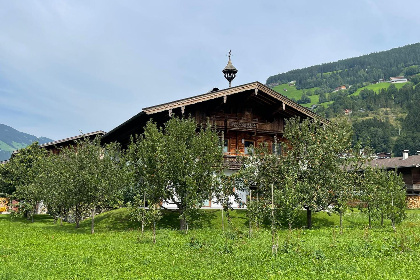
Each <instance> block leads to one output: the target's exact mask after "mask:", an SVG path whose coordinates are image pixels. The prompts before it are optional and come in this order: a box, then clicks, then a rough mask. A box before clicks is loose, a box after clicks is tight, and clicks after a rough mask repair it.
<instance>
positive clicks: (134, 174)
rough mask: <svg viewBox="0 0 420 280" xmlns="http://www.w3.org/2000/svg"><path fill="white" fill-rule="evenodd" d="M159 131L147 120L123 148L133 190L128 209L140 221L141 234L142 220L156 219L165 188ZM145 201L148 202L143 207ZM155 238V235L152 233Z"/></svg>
mask: <svg viewBox="0 0 420 280" xmlns="http://www.w3.org/2000/svg"><path fill="white" fill-rule="evenodd" d="M163 148H164V145H163V133H162V131H161V130H159V129H158V128H157V126H156V124H155V123H153V122H152V121H149V122H148V123H147V124H146V126H145V128H144V133H143V134H142V135H140V136H139V137H136V138H135V139H132V141H131V143H130V145H129V147H128V150H127V153H126V155H127V163H128V169H129V170H130V174H131V176H130V178H131V179H130V182H131V185H132V186H133V187H134V189H135V190H136V195H135V197H134V200H133V201H132V202H131V212H132V215H133V217H134V218H135V220H137V221H140V222H141V232H142V234H143V232H144V227H145V225H146V224H152V225H153V233H155V232H156V228H155V226H156V222H157V221H158V220H159V219H160V217H161V216H160V215H158V213H159V210H157V209H158V208H157V206H158V205H159V204H160V203H161V202H162V201H163V200H164V199H165V188H166V186H167V184H168V180H167V178H166V176H165V173H164V167H165V157H164V155H163ZM146 202H147V203H148V205H149V208H148V210H149V211H147V209H146ZM153 236H154V238H153V240H154V241H155V240H156V238H155V235H153Z"/></svg>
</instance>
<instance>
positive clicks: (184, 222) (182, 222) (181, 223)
mask: <svg viewBox="0 0 420 280" xmlns="http://www.w3.org/2000/svg"><path fill="white" fill-rule="evenodd" d="M179 230H180V231H185V230H187V220H186V219H185V216H184V215H183V214H182V215H181V219H180V220H179Z"/></svg>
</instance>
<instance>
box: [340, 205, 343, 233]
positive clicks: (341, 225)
mask: <svg viewBox="0 0 420 280" xmlns="http://www.w3.org/2000/svg"><path fill="white" fill-rule="evenodd" d="M340 234H343V211H342V210H340Z"/></svg>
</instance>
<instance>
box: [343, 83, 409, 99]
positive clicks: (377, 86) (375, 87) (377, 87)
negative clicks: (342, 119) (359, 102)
mask: <svg viewBox="0 0 420 280" xmlns="http://www.w3.org/2000/svg"><path fill="white" fill-rule="evenodd" d="M405 84H407V83H396V84H394V85H395V87H396V88H397V89H400V88H402V87H403V86H404V85H405ZM390 85H391V83H378V84H372V85H368V86H365V87H362V88H359V89H358V90H356V91H355V92H354V93H353V94H351V95H356V96H357V95H359V94H360V92H361V91H362V90H364V89H370V90H373V91H374V92H376V93H379V91H380V90H381V89H384V88H388V87H389V86H390Z"/></svg>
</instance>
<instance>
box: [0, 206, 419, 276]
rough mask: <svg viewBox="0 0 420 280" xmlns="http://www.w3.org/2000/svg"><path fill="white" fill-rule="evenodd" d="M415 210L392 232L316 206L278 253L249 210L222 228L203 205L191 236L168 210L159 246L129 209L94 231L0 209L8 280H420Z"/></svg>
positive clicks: (280, 238) (0, 250) (281, 237)
mask: <svg viewBox="0 0 420 280" xmlns="http://www.w3.org/2000/svg"><path fill="white" fill-rule="evenodd" d="M407 215H408V218H407V219H406V220H405V221H404V222H403V223H402V224H401V225H399V226H398V227H397V230H396V232H394V231H393V230H392V227H391V226H390V225H389V224H385V225H384V226H383V227H381V226H380V225H379V224H374V226H373V228H372V229H369V228H367V227H366V225H367V218H366V216H364V214H361V213H360V212H358V211H354V212H348V213H346V215H345V219H344V231H343V234H340V230H339V228H338V227H337V225H338V217H337V216H336V215H334V214H332V215H328V214H327V213H324V212H322V213H316V214H315V215H314V229H311V230H307V229H304V228H303V227H302V225H303V224H304V223H305V221H304V213H302V217H301V220H300V221H299V222H298V224H297V225H296V228H295V229H293V230H291V231H290V230H286V229H282V230H279V231H278V234H277V237H276V238H275V243H276V244H277V245H278V247H277V254H273V253H272V246H271V244H272V239H271V238H272V237H271V231H270V229H269V228H268V227H267V226H264V225H261V226H260V227H259V228H256V227H255V226H254V228H253V230H252V235H251V237H250V236H249V230H248V224H249V223H248V220H247V218H246V216H245V211H244V210H235V211H233V212H232V215H231V223H230V224H229V225H228V224H227V223H226V224H225V230H224V231H223V230H222V226H221V212H220V211H215V210H204V211H203V212H202V215H201V219H200V220H199V221H198V222H196V223H195V224H194V225H192V226H191V229H190V231H189V232H188V233H187V234H185V233H182V232H180V231H178V230H177V229H176V228H177V226H178V220H177V218H176V215H175V214H172V213H169V214H165V215H164V217H163V219H162V220H161V221H160V222H159V224H158V228H159V230H158V231H157V243H156V244H154V243H153V242H152V237H151V231H150V230H147V231H145V233H144V234H143V235H142V234H141V232H140V231H139V229H138V227H139V225H138V224H135V223H133V222H131V221H130V220H129V219H128V212H127V210H126V209H124V208H122V209H118V210H114V211H110V212H107V213H104V214H101V215H98V216H97V218H96V219H95V221H96V232H95V234H93V235H92V234H90V221H89V220H85V221H84V222H83V223H82V224H81V228H79V229H75V227H74V225H73V224H68V223H64V224H63V225H60V224H59V223H57V224H55V223H54V221H53V219H51V217H49V216H48V215H39V216H36V217H35V222H34V223H31V222H29V221H27V220H25V219H22V218H13V217H11V216H10V215H0V241H1V243H0V279H419V272H418V262H419V260H420V210H410V211H407ZM225 221H226V219H225Z"/></svg>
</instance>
